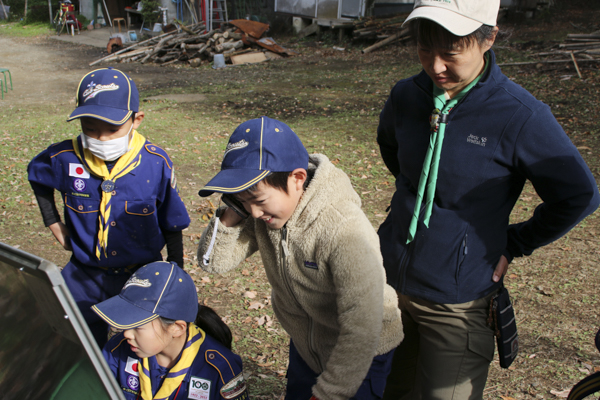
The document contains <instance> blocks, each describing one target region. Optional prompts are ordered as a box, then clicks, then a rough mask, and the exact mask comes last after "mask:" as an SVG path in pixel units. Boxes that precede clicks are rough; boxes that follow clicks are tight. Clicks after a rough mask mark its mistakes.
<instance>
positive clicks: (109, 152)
mask: <svg viewBox="0 0 600 400" xmlns="http://www.w3.org/2000/svg"><path fill="white" fill-rule="evenodd" d="M132 129H133V124H132V125H131V128H129V132H127V135H125V136H123V137H120V138H118V139H112V140H104V141H102V140H98V139H93V138H91V137H89V136H87V135H86V134H84V133H81V135H80V136H81V143H82V144H83V148H84V149H88V150H89V151H91V152H92V154H93V155H95V156H96V157H98V158H99V159H101V160H104V161H114V160H116V159H117V158H119V157H121V156H122V155H123V154H125V153H127V151H128V150H129V134H130V133H131V130H132Z"/></svg>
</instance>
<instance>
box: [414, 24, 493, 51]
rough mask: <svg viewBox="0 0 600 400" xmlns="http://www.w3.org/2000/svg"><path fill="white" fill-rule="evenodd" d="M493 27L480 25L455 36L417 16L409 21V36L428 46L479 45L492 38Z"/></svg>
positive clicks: (451, 47)
mask: <svg viewBox="0 0 600 400" xmlns="http://www.w3.org/2000/svg"><path fill="white" fill-rule="evenodd" d="M494 28H495V27H494V26H490V25H481V26H480V27H479V28H478V29H477V30H475V31H474V32H472V33H470V34H468V35H466V36H456V35H455V34H453V33H452V32H450V31H448V30H447V29H446V28H444V27H443V26H441V25H440V24H438V23H436V22H433V21H431V20H428V19H423V18H417V19H414V20H412V21H411V22H410V31H411V36H412V37H413V39H414V40H415V41H416V42H417V43H419V44H420V45H422V46H425V47H428V48H432V47H433V48H441V49H447V50H451V49H453V48H454V47H455V46H460V47H470V46H472V45H473V44H475V43H477V44H479V45H480V46H481V45H483V44H484V43H485V42H486V41H487V40H492V39H494Z"/></svg>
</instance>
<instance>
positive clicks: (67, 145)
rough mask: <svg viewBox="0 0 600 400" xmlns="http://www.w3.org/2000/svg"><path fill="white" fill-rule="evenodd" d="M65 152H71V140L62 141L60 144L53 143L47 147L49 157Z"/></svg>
mask: <svg viewBox="0 0 600 400" xmlns="http://www.w3.org/2000/svg"><path fill="white" fill-rule="evenodd" d="M65 151H73V140H71V139H68V140H63V141H62V142H57V143H53V144H51V145H50V146H48V154H50V157H55V156H57V155H58V154H60V153H64V152H65Z"/></svg>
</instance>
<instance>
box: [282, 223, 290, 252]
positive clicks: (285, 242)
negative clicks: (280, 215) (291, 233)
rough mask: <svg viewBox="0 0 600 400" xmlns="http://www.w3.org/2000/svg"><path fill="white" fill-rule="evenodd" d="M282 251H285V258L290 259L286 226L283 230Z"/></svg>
mask: <svg viewBox="0 0 600 400" xmlns="http://www.w3.org/2000/svg"><path fill="white" fill-rule="evenodd" d="M281 249H282V250H283V255H284V257H286V258H287V257H289V255H290V252H289V250H288V246H287V228H286V227H285V226H284V227H283V228H282V230H281Z"/></svg>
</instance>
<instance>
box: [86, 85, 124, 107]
mask: <svg viewBox="0 0 600 400" xmlns="http://www.w3.org/2000/svg"><path fill="white" fill-rule="evenodd" d="M87 87H88V88H87V89H85V90H84V91H83V102H84V103H85V102H86V101H88V100H89V99H93V98H94V97H96V96H97V95H98V93H102V92H110V91H113V90H119V85H117V84H115V83H111V84H110V85H98V84H96V83H94V81H92V82H90V84H89V85H87Z"/></svg>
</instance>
